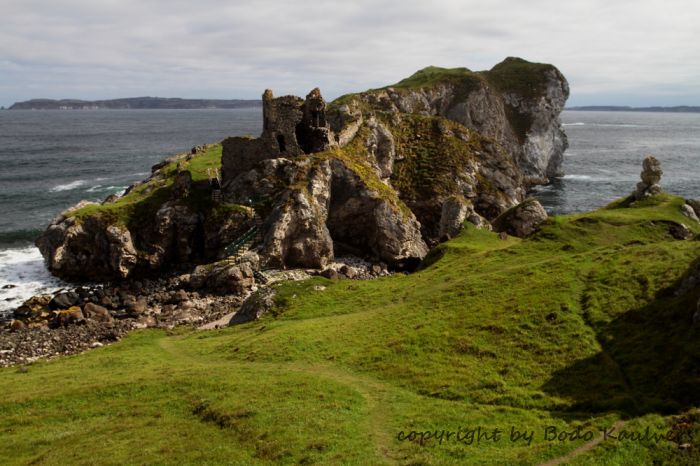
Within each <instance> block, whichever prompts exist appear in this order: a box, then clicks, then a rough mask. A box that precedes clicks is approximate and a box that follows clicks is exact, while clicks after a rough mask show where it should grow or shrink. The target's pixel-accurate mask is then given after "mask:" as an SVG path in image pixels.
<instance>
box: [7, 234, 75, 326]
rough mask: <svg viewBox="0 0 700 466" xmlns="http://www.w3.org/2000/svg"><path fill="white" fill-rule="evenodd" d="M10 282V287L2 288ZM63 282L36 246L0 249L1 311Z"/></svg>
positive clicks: (54, 290) (56, 288) (16, 305)
mask: <svg viewBox="0 0 700 466" xmlns="http://www.w3.org/2000/svg"><path fill="white" fill-rule="evenodd" d="M7 285H9V286H10V287H8V288H5V286H7ZM64 286H66V284H65V283H64V282H62V281H61V280H59V279H58V278H56V277H54V276H52V275H51V274H50V273H49V271H48V270H47V269H46V266H45V265H44V259H43V258H42V257H41V253H40V252H39V249H37V248H36V247H35V246H25V247H22V248H13V249H3V250H0V314H2V313H6V312H11V311H12V310H14V309H15V308H17V307H18V306H20V305H21V304H22V303H23V302H24V301H26V300H27V299H29V298H31V297H32V296H34V295H36V294H42V293H46V294H51V293H54V292H56V291H57V290H58V289H60V288H62V287H64Z"/></svg>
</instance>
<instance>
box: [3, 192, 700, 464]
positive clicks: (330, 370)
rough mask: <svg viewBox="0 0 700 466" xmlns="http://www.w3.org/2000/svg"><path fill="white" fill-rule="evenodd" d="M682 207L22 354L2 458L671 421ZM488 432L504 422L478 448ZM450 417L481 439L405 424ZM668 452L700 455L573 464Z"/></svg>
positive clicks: (437, 254) (198, 451) (685, 377)
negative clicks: (39, 357)
mask: <svg viewBox="0 0 700 466" xmlns="http://www.w3.org/2000/svg"><path fill="white" fill-rule="evenodd" d="M682 202H683V201H682V199H679V198H675V197H672V196H667V195H661V196H657V197H656V198H654V199H651V200H648V201H645V202H642V203H638V204H637V205H635V206H633V207H623V206H622V204H619V203H618V204H615V205H612V206H610V207H609V208H607V209H602V210H599V211H596V212H592V213H586V214H578V215H573V216H566V217H557V218H554V219H552V220H550V221H549V223H548V224H547V225H546V227H545V228H544V229H543V231H541V232H540V233H539V234H538V235H536V236H534V237H532V238H530V239H527V240H519V239H516V238H509V239H507V240H500V239H499V238H498V236H497V235H495V234H493V233H490V232H483V231H478V230H474V229H472V228H470V227H467V228H466V230H465V231H464V233H463V234H462V235H460V236H459V237H458V238H456V239H454V240H452V241H450V242H448V243H445V244H443V245H442V246H441V247H440V249H439V250H437V251H434V252H433V253H432V255H431V256H430V257H429V259H428V261H427V264H426V267H425V268H424V269H423V270H421V271H419V272H417V273H415V274H412V275H408V276H405V275H397V276H393V277H389V278H385V279H379V280H374V281H366V282H359V281H349V280H347V281H329V280H325V279H321V278H314V279H313V280H310V281H306V282H298V283H286V284H283V285H280V286H279V287H278V289H277V293H278V294H277V308H276V309H275V312H274V313H273V314H274V315H270V316H267V317H265V318H264V319H263V320H261V321H259V322H255V323H251V324H246V325H243V326H238V327H234V328H228V329H225V330H218V331H209V332H203V331H194V330H187V329H181V330H178V331H176V332H174V333H165V332H162V331H154V330H151V331H139V332H137V333H134V334H132V335H131V336H129V337H128V338H126V339H125V340H124V341H122V342H120V343H117V344H114V345H112V346H109V347H105V348H100V349H97V350H93V351H90V352H88V353H85V354H82V355H79V356H74V357H68V358H63V359H59V360H55V361H52V362H42V363H36V364H33V365H31V366H29V367H28V370H26V371H21V370H18V368H9V369H3V370H2V371H0V390H1V391H2V393H3V395H4V396H3V398H2V400H0V432H2V442H0V463H2V464H26V463H38V464H95V463H98V464H146V463H148V464H153V463H158V464H169V463H178V464H203V463H204V464H222V463H225V464H271V463H275V464H358V465H365V464H367V465H378V464H413V465H418V464H479V465H482V464H493V465H503V464H523V465H529V464H539V463H541V462H543V461H545V460H548V459H552V458H557V457H561V456H563V455H565V454H567V453H568V452H570V451H572V450H574V449H575V448H576V447H578V446H580V445H581V444H583V443H584V441H583V440H580V439H579V440H574V441H561V442H560V441H545V440H544V439H543V433H544V431H545V428H546V427H547V426H550V427H552V428H554V429H556V430H557V431H558V432H560V431H562V430H567V431H571V430H572V429H576V428H577V427H580V428H581V430H582V431H586V430H589V429H594V430H596V434H597V429H598V428H602V427H609V426H611V425H612V424H613V422H615V421H617V420H619V419H624V420H626V421H627V424H626V428H628V429H634V430H635V431H643V430H644V429H645V428H646V427H649V428H650V429H651V430H652V431H653V432H663V433H665V432H666V431H667V430H668V429H669V428H670V427H671V426H672V425H675V426H678V425H679V422H678V421H677V420H674V419H673V418H672V417H670V416H669V414H672V413H677V412H682V411H685V410H688V409H690V408H691V407H693V406H696V405H698V401H699V400H698V394H700V379H699V378H698V376H697V367H698V360H699V357H700V348H699V345H700V343H699V342H700V340H699V339H698V338H697V334H696V332H697V331H696V330H693V329H692V328H691V325H690V322H691V316H692V312H693V311H694V309H695V307H694V306H695V302H696V301H697V299H698V297H699V296H698V291H697V290H696V291H694V292H692V293H691V294H689V295H684V296H678V297H676V296H674V294H673V293H672V292H671V291H670V290H672V289H673V287H675V286H676V284H677V283H678V281H679V280H680V279H681V278H682V276H683V274H684V273H686V271H687V270H688V269H689V267H690V266H691V265H692V264H693V261H694V260H695V259H697V258H698V255H699V254H698V252H699V248H698V245H699V243H698V242H697V241H679V240H675V239H673V238H672V237H671V236H670V235H669V232H668V230H669V222H678V223H681V222H684V223H686V224H688V220H687V219H686V218H685V217H683V216H682V215H681V213H680V206H681V204H682ZM693 228H694V230H695V232H696V233H697V232H698V230H699V229H698V226H697V225H694V226H693ZM319 285H321V286H319ZM323 287H325V288H323ZM694 332H695V333H694ZM687 416H688V420H689V421H688V422H685V423H683V424H684V425H688V426H689V427H686V430H685V431H684V432H688V433H689V435H695V440H692V439H691V443H692V442H693V441H697V440H700V435H698V433H697V428H696V425H695V424H694V422H695V421H694V420H695V419H696V418H697V417H698V416H697V415H696V414H695V413H690V414H688V415H687ZM479 427H480V428H481V429H482V432H489V433H491V432H492V431H493V429H496V428H499V429H501V430H502V431H503V434H502V436H503V437H502V438H501V439H500V440H499V441H494V440H487V439H483V438H482V440H481V442H476V440H475V441H474V442H473V443H471V444H469V441H468V439H469V438H470V437H469V436H468V435H467V430H469V429H475V428H479ZM511 427H515V428H516V429H518V430H520V431H524V430H528V431H534V436H533V439H532V441H531V443H530V444H528V442H525V441H523V440H519V441H514V442H511V441H510V439H509V434H510V430H511ZM443 429H444V430H448V431H457V430H459V429H462V434H461V437H460V438H462V440H463V441H457V440H456V439H455V437H454V436H452V437H451V439H450V440H447V439H445V438H443V441H442V442H439V441H437V440H435V439H427V438H426V436H425V435H424V436H423V440H424V441H423V442H421V437H415V436H414V438H413V440H412V441H410V440H408V441H400V440H399V439H398V437H399V436H400V435H399V434H400V433H401V432H404V433H405V434H406V433H409V432H410V431H412V430H416V431H422V432H425V431H435V430H443ZM694 429H695V430H694ZM688 438H690V437H688ZM696 444H697V443H696ZM693 455H695V456H693ZM654 461H656V462H661V463H664V464H669V462H671V464H682V462H683V461H686V462H687V464H697V461H698V456H697V452H695V453H688V452H685V451H680V450H679V449H678V448H677V445H676V444H674V443H673V442H668V441H662V442H660V443H658V444H656V443H653V442H637V441H627V442H623V441H613V440H609V441H605V442H603V443H602V444H601V445H600V446H598V447H597V448H594V449H592V450H590V451H589V452H587V453H585V454H583V455H581V456H579V457H577V458H576V459H575V460H573V464H620V465H622V464H652V463H653V462H654Z"/></svg>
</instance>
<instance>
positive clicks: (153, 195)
mask: <svg viewBox="0 0 700 466" xmlns="http://www.w3.org/2000/svg"><path fill="white" fill-rule="evenodd" d="M221 150H222V148H221V144H211V145H208V146H206V150H205V151H204V152H203V153H201V154H196V155H193V156H192V157H191V158H185V159H182V160H180V161H174V162H171V163H169V164H167V165H165V166H164V167H162V168H161V169H160V170H159V171H158V174H157V176H155V177H153V178H151V179H149V180H148V181H146V182H145V183H142V184H139V185H137V186H135V187H134V188H133V189H131V191H129V193H127V194H126V195H124V196H122V197H121V198H119V199H118V200H117V201H116V202H113V203H111V204H102V205H89V206H86V207H83V208H81V209H78V210H75V211H72V212H70V215H71V216H74V217H77V218H85V217H88V216H94V215H97V216H99V217H101V218H102V219H104V220H108V221H109V222H110V223H117V224H121V225H125V226H127V227H129V228H134V229H136V228H139V227H140V226H142V225H147V224H149V223H150V222H152V221H153V218H154V217H155V213H156V212H157V211H158V209H159V208H160V207H161V205H162V204H163V203H165V202H166V201H167V200H168V199H170V191H171V188H172V185H173V181H174V180H175V175H176V173H177V165H178V162H181V163H182V165H183V168H184V169H185V170H189V172H190V173H191V174H192V185H193V190H192V192H191V194H190V197H189V198H188V199H187V202H188V203H190V204H191V205H192V207H194V208H196V209H206V208H209V207H212V206H211V205H210V202H209V196H210V190H209V189H208V179H209V177H208V174H207V170H208V169H219V168H221Z"/></svg>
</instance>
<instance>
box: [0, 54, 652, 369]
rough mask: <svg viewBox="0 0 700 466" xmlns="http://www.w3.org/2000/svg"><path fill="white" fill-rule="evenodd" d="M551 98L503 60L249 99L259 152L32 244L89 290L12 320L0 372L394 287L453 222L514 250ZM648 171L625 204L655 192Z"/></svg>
mask: <svg viewBox="0 0 700 466" xmlns="http://www.w3.org/2000/svg"><path fill="white" fill-rule="evenodd" d="M568 92H569V90H568V84H567V82H566V80H565V78H564V77H563V76H562V75H561V73H560V72H559V71H558V70H557V69H556V68H555V67H553V66H551V65H542V64H534V63H529V62H526V61H524V60H521V59H516V58H509V59H506V60H505V61H504V62H502V63H500V64H499V65H496V66H495V67H494V68H493V69H492V70H490V71H486V72H478V73H475V72H472V71H470V70H468V69H466V68H461V69H452V70H446V69H438V68H432V67H431V68H426V69H424V70H421V71H419V72H417V73H416V74H414V75H413V76H411V77H409V78H407V79H405V80H403V81H400V82H399V83H396V84H395V85H392V86H388V87H386V88H382V89H376V90H370V91H366V92H363V93H359V94H351V95H347V96H343V97H341V98H339V99H337V100H335V101H334V102H331V103H328V104H327V103H326V102H325V101H324V100H323V98H322V96H321V93H320V91H319V90H318V89H314V90H312V91H311V92H310V93H309V94H308V95H307V96H306V98H305V99H302V98H299V97H294V96H283V97H277V98H276V97H274V95H273V93H272V91H269V90H268V91H265V93H264V94H263V98H262V100H263V132H262V134H261V136H260V137H259V138H250V137H232V138H227V139H225V140H224V141H222V143H221V144H211V145H206V146H200V147H195V148H193V149H192V150H191V151H189V152H187V153H183V154H179V155H176V156H173V157H170V158H168V159H166V160H164V161H163V162H162V163H159V164H157V165H155V166H154V167H153V169H152V174H151V176H150V177H149V178H148V179H147V180H144V181H143V182H141V183H137V184H135V185H133V186H131V187H130V188H129V189H128V190H127V192H126V193H125V194H124V195H123V196H120V197H117V196H112V197H110V198H108V199H106V200H105V201H104V202H102V203H101V204H95V203H80V204H78V205H76V206H74V207H72V208H70V209H68V210H66V211H65V212H63V213H61V214H60V215H59V216H58V217H57V218H56V219H54V221H53V222H52V223H51V225H50V226H49V227H48V228H47V230H46V231H45V232H44V233H43V234H42V236H41V237H40V238H39V239H38V240H37V245H38V247H39V248H40V250H41V252H42V254H43V256H44V257H45V259H46V261H47V265H48V267H49V270H50V271H51V272H52V273H53V274H55V275H56V276H59V277H62V278H64V279H67V280H71V281H75V282H85V283H93V285H84V286H78V287H76V288H75V289H71V290H65V291H63V292H61V293H59V294H58V295H55V296H37V297H34V298H32V299H30V300H29V301H27V302H26V303H25V304H24V305H23V306H21V307H20V308H18V309H17V310H16V311H15V313H14V317H15V320H14V321H13V322H12V323H10V325H9V326H8V328H7V331H5V332H3V334H2V337H1V338H2V354H1V355H0V364H3V365H7V364H13V363H17V362H28V361H31V360H33V359H35V358H37V357H44V356H53V355H56V354H67V353H72V352H77V351H80V350H82V349H85V348H89V347H93V346H99V345H101V344H104V343H108V342H110V341H115V340H117V339H119V338H120V337H121V336H122V335H124V334H125V333H126V332H128V331H129V330H131V329H134V328H146V327H165V328H172V327H173V326H175V325H179V324H189V325H196V326H200V325H203V324H205V323H207V322H214V321H217V320H219V319H220V318H221V317H223V316H226V315H231V314H232V313H233V312H235V311H236V310H238V309H240V310H238V312H237V313H236V314H235V315H234V316H233V319H232V322H233V323H242V322H246V321H249V320H252V319H256V318H258V317H259V316H260V315H261V314H262V313H264V312H265V310H266V309H267V308H269V307H271V305H270V301H271V300H274V286H273V285H274V284H275V283H277V282H279V281H282V280H289V279H303V278H307V277H309V276H312V275H322V276H325V277H327V278H331V279H340V278H346V279H371V278H375V277H378V276H383V275H387V274H390V273H396V272H400V273H410V272H412V271H414V270H416V268H418V267H420V264H421V262H422V261H423V260H424V259H426V258H427V259H428V260H430V257H431V255H430V254H429V252H430V251H431V249H433V248H435V247H436V246H438V245H439V244H440V243H441V242H444V241H446V240H448V239H450V238H452V237H454V236H456V235H457V234H458V233H459V231H460V230H461V228H462V225H463V224H464V222H469V223H471V224H473V225H475V226H476V227H478V228H483V229H489V230H490V229H494V230H495V231H498V232H500V233H501V235H502V237H504V238H505V237H507V236H508V235H513V236H519V237H525V236H528V235H531V234H532V233H535V232H536V231H537V230H538V228H539V225H541V224H542V223H543V222H544V221H546V219H547V214H546V212H545V211H544V209H543V208H542V207H541V205H539V203H538V202H537V201H535V200H532V199H527V198H526V193H527V191H528V189H529V188H530V187H532V186H534V185H537V184H542V183H546V182H547V180H548V179H549V178H550V177H552V176H556V175H558V174H560V173H561V162H562V160H563V152H564V150H565V149H566V147H567V140H566V135H565V133H564V132H563V130H562V128H561V125H560V122H559V113H560V112H561V110H562V109H563V107H564V104H565V101H566V98H567V97H568ZM654 167H655V165H654V164H653V163H652V162H649V170H646V171H647V172H649V176H647V178H646V179H645V178H644V176H643V177H642V178H643V182H644V183H647V182H648V183H649V185H648V186H646V185H645V186H644V187H640V189H641V191H640V194H639V196H640V197H643V196H644V195H645V194H644V193H646V192H650V191H649V190H650V189H651V191H653V192H651V194H654V193H657V192H658V191H657V190H656V189H655V188H653V186H655V185H656V183H658V180H656V182H654V180H655V179H656V178H657V172H658V171H659V170H656V169H655V168H654ZM645 169H646V167H645ZM659 176H660V175H659ZM94 283H98V284H97V285H94ZM251 294H252V295H251Z"/></svg>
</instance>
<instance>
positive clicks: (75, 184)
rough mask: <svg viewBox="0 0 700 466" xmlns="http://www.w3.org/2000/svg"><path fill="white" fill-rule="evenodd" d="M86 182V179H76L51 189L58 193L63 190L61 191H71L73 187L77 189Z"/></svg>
mask: <svg viewBox="0 0 700 466" xmlns="http://www.w3.org/2000/svg"><path fill="white" fill-rule="evenodd" d="M85 183H87V181H85V180H75V181H71V182H70V183H66V184H59V185H57V186H54V187H53V188H51V190H50V191H51V192H52V193H57V192H61V191H70V190H71V189H77V188H79V187H81V186H82V185H84V184H85Z"/></svg>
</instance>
